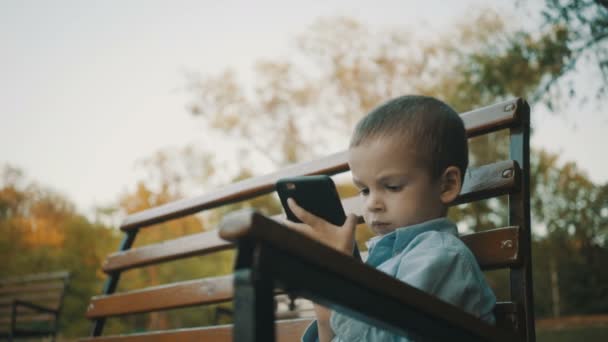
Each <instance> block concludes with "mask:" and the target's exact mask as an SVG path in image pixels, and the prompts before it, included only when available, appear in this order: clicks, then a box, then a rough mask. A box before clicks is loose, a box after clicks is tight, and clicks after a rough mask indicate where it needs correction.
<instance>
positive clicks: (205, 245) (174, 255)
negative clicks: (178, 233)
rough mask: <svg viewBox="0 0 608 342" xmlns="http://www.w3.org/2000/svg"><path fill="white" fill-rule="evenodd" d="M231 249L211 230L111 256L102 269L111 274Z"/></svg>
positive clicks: (227, 243)
mask: <svg viewBox="0 0 608 342" xmlns="http://www.w3.org/2000/svg"><path fill="white" fill-rule="evenodd" d="M231 247H232V244H231V243H230V242H228V241H226V240H224V239H222V238H220V237H219V235H218V232H217V230H211V231H207V232H203V233H198V234H191V235H187V236H183V237H180V238H177V239H173V240H168V241H164V242H162V243H158V244H152V245H148V246H144V247H140V248H135V249H130V250H127V251H124V252H117V253H113V254H110V255H109V256H108V258H107V259H106V261H105V262H104V264H103V266H102V268H103V271H104V272H106V273H111V272H114V271H121V270H126V269H129V268H134V267H141V266H145V265H150V264H156V263H160V262H163V261H169V260H175V259H179V258H186V257H189V256H193V255H202V254H205V253H211V252H215V251H219V250H222V249H227V248H231Z"/></svg>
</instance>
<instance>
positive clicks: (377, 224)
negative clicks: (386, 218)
mask: <svg viewBox="0 0 608 342" xmlns="http://www.w3.org/2000/svg"><path fill="white" fill-rule="evenodd" d="M388 226H390V223H388V222H381V221H372V224H371V228H372V229H374V230H384V229H386V228H387V227H388Z"/></svg>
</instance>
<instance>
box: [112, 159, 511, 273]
mask: <svg viewBox="0 0 608 342" xmlns="http://www.w3.org/2000/svg"><path fill="white" fill-rule="evenodd" d="M518 174H519V169H518V168H517V165H516V164H515V163H514V162H513V161H510V160H507V161H500V162H497V163H493V164H489V165H484V166H480V167H475V168H471V169H470V170H468V171H467V174H466V176H465V182H464V186H463V189H462V192H461V194H460V196H459V197H458V198H457V199H456V201H455V202H454V203H453V204H454V205H456V204H462V203H465V202H469V201H474V200H479V199H482V198H487V197H491V196H496V195H499V194H504V193H508V192H509V191H510V190H512V189H514V188H515V185H516V180H517V175H518ZM342 205H343V206H344V209H345V211H346V212H347V213H354V214H356V215H358V216H362V214H363V213H362V206H361V199H360V197H358V196H355V197H350V198H347V199H345V200H343V201H342ZM278 217H280V216H275V218H278ZM217 234H218V233H217V230H211V231H207V232H203V233H198V234H192V235H188V236H184V237H180V238H177V239H174V240H169V241H164V242H161V243H158V244H152V245H148V246H144V247H140V248H135V249H131V250H127V251H124V252H117V253H113V254H111V255H109V256H108V258H107V259H106V261H105V262H104V264H103V266H102V268H103V271H104V272H106V273H111V272H116V271H122V270H126V269H130V268H134V267H141V266H145V265H151V264H156V263H160V262H165V261H170V260H175V259H179V258H185V257H190V256H193V255H203V254H206V253H211V252H215V251H219V250H223V249H228V248H232V247H233V246H232V244H231V243H229V242H227V241H226V240H223V239H222V238H220V237H219V236H218V235H217Z"/></svg>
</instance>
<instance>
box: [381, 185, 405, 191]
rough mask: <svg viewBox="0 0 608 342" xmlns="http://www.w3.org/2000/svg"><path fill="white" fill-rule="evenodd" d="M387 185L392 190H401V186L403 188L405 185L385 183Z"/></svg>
mask: <svg viewBox="0 0 608 342" xmlns="http://www.w3.org/2000/svg"><path fill="white" fill-rule="evenodd" d="M385 187H386V188H387V189H388V190H390V191H399V190H401V188H403V186H401V185H388V184H387V185H385Z"/></svg>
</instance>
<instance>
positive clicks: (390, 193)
mask: <svg viewBox="0 0 608 342" xmlns="http://www.w3.org/2000/svg"><path fill="white" fill-rule="evenodd" d="M348 163H349V166H350V169H351V171H352V177H353V182H354V184H355V185H356V186H357V188H358V189H359V192H360V196H361V198H362V199H363V206H364V208H363V212H364V214H363V216H364V219H365V222H366V224H367V225H368V226H369V227H370V228H371V229H372V230H373V231H374V232H375V233H376V234H377V235H378V236H376V237H374V238H372V239H371V240H370V241H368V243H367V244H368V247H369V255H368V258H367V260H366V263H367V264H368V265H370V266H373V267H375V268H377V269H378V270H380V271H383V272H385V273H387V274H389V275H392V276H394V277H396V278H398V279H400V280H401V281H403V282H405V283H408V284H410V285H412V286H414V287H417V288H419V289H421V290H423V291H426V292H428V293H430V294H433V295H435V296H437V297H438V298H440V299H442V300H444V301H446V302H448V303H451V304H453V305H456V306H458V307H461V308H462V309H464V310H466V311H467V312H469V313H471V314H473V315H475V316H477V317H480V318H481V319H482V320H484V321H486V322H489V323H494V316H493V313H492V310H493V308H494V305H495V303H496V298H495V296H494V294H493V292H492V290H491V289H490V288H489V287H488V285H487V284H486V282H485V279H484V276H483V274H482V272H481V270H480V269H479V266H478V264H477V262H476V260H475V258H474V256H473V255H472V253H471V251H470V250H469V249H468V248H467V247H466V246H465V245H464V244H463V243H462V241H461V240H460V239H459V238H458V236H457V230H456V225H455V224H454V223H452V222H450V221H449V220H448V219H447V218H446V215H447V211H448V206H449V204H450V203H451V202H452V201H453V200H454V199H456V197H457V196H458V194H459V193H460V190H461V188H462V183H463V178H464V174H465V171H466V168H467V165H468V148H467V137H466V132H465V128H464V124H463V122H462V119H461V118H460V117H459V116H458V114H457V113H456V112H455V111H454V110H453V109H452V108H450V107H449V106H448V105H446V104H445V103H443V102H441V101H439V100H437V99H434V98H431V97H425V96H403V97H399V98H396V99H393V100H391V101H389V102H387V103H385V104H383V105H381V106H380V107H378V108H376V109H374V110H373V111H372V112H371V113H369V114H368V115H367V116H365V117H364V118H363V119H361V121H359V123H358V124H357V126H356V128H355V131H354V134H353V136H352V138H351V142H350V146H349V156H348ZM288 204H289V206H290V208H291V209H292V211H293V212H294V214H295V215H296V216H298V217H299V218H300V219H301V220H302V222H304V223H299V224H298V223H293V222H286V224H287V225H288V226H289V227H291V228H293V229H295V230H298V231H301V232H303V233H305V234H307V235H309V236H311V237H312V238H315V239H318V240H319V241H321V242H323V243H325V244H328V245H330V246H331V247H333V248H335V249H337V250H339V251H341V252H342V253H345V254H348V255H352V250H353V246H354V231H355V225H356V218H355V216H354V215H352V214H351V215H349V216H348V218H347V220H346V222H345V223H344V225H343V226H342V227H337V226H334V225H332V224H330V223H328V222H326V221H324V220H323V219H320V218H318V217H315V216H314V215H312V214H310V213H308V212H306V211H305V210H304V209H302V208H301V207H299V206H298V205H297V203H295V201H294V200H293V199H289V200H288ZM315 313H316V316H317V322H316V323H317V324H316V325H315V324H313V325H311V326H310V327H309V328H308V329H307V331H306V332H305V334H304V336H303V337H302V340H303V341H316V340H317V338H318V340H320V341H321V342H325V341H349V342H350V341H410V340H411V339H412V338H414V336H413V335H411V336H397V335H394V334H392V333H390V332H387V331H384V330H381V329H378V328H376V327H373V326H371V325H368V324H366V323H363V322H360V321H357V320H355V319H352V318H350V317H348V316H345V315H343V314H341V313H339V312H331V311H330V310H328V309H327V308H325V307H322V306H320V305H315Z"/></svg>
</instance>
